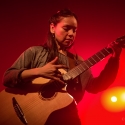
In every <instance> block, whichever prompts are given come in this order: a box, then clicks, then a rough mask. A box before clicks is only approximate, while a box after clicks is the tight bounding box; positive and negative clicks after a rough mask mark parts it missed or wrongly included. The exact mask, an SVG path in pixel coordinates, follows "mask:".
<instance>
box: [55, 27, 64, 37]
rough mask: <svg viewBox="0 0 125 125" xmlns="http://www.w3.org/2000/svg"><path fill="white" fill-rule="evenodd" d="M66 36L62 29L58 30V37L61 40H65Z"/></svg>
mask: <svg viewBox="0 0 125 125" xmlns="http://www.w3.org/2000/svg"><path fill="white" fill-rule="evenodd" d="M65 36H66V33H65V32H64V31H63V30H62V29H58V30H57V31H56V37H58V38H59V39H63V38H64V37H65Z"/></svg>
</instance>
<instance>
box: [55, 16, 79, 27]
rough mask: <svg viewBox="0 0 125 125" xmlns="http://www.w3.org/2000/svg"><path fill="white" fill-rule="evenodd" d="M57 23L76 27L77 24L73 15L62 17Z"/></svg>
mask: <svg viewBox="0 0 125 125" xmlns="http://www.w3.org/2000/svg"><path fill="white" fill-rule="evenodd" d="M57 25H60V26H73V27H77V25H78V24H77V20H76V18H75V17H73V16H69V17H62V19H61V20H60V22H59V23H58V24H57Z"/></svg>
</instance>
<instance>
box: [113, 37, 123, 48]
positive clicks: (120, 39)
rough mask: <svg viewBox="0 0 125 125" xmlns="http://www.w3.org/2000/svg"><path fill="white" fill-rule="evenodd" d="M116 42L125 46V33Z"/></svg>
mask: <svg viewBox="0 0 125 125" xmlns="http://www.w3.org/2000/svg"><path fill="white" fill-rule="evenodd" d="M115 42H116V43H117V44H118V45H119V46H120V47H122V48H125V35H124V36H121V37H118V38H117V39H116V40H115Z"/></svg>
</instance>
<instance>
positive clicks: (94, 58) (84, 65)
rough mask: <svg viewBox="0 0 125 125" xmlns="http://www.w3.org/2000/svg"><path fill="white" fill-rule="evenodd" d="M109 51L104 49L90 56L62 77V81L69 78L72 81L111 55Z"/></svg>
mask: <svg viewBox="0 0 125 125" xmlns="http://www.w3.org/2000/svg"><path fill="white" fill-rule="evenodd" d="M111 51H112V50H111V49H107V48H104V49H102V50H101V51H99V52H97V53H96V54H95V55H93V56H91V57H90V58H88V59H87V60H85V61H83V62H82V63H81V64H79V65H77V66H76V67H74V68H73V69H71V70H70V71H69V72H67V73H66V74H64V75H63V79H64V80H69V79H70V78H72V79H74V78H75V77H77V76H78V75H80V74H81V73H83V72H84V71H86V70H87V69H89V68H90V67H91V66H93V65H94V64H96V63H97V62H99V61H100V60H102V59H103V58H105V57H106V56H108V55H109V54H110V53H111Z"/></svg>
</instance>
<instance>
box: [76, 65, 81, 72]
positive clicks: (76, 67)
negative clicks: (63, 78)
mask: <svg viewBox="0 0 125 125" xmlns="http://www.w3.org/2000/svg"><path fill="white" fill-rule="evenodd" d="M76 68H77V69H78V71H79V73H82V70H81V69H80V67H79V65H78V66H77V67H76Z"/></svg>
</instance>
